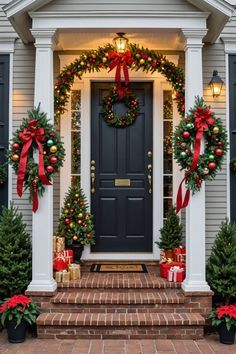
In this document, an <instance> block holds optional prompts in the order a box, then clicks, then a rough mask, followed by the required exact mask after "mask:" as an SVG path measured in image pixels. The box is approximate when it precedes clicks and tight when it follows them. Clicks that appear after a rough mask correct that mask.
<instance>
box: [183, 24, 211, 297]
mask: <svg viewBox="0 0 236 354" xmlns="http://www.w3.org/2000/svg"><path fill="white" fill-rule="evenodd" d="M182 33H183V35H184V38H185V90H186V91H185V92H186V93H185V101H186V103H185V104H186V111H188V110H189V108H190V107H193V105H194V102H195V96H200V97H202V95H203V81H202V46H203V44H202V38H203V37H204V36H205V34H206V30H204V29H203V30H182ZM205 267H206V261H205V183H202V188H201V191H200V192H197V193H196V194H195V195H191V198H190V203H189V206H188V207H187V210H186V279H185V280H184V282H183V284H182V289H183V290H184V291H185V292H192V291H203V292H204V291H209V290H210V287H209V286H208V284H207V282H206V271H205Z"/></svg>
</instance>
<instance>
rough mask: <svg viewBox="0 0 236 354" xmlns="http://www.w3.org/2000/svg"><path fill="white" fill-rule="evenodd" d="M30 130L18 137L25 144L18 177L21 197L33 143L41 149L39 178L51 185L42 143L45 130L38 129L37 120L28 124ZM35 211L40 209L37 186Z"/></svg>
mask: <svg viewBox="0 0 236 354" xmlns="http://www.w3.org/2000/svg"><path fill="white" fill-rule="evenodd" d="M28 126H29V129H26V128H25V129H24V130H23V133H21V132H20V133H19V134H18V136H19V138H20V139H21V141H22V142H23V144H24V145H23V148H22V150H21V155H20V165H19V169H18V176H17V193H18V195H19V196H20V197H21V196H22V190H23V183H24V178H25V170H26V165H27V160H28V152H29V149H30V146H31V145H32V143H33V141H35V142H36V144H37V145H38V149H39V164H38V178H39V179H40V180H41V181H42V183H43V184H45V185H48V186H49V185H51V183H50V182H49V180H48V179H47V176H46V174H45V170H44V163H43V147H42V144H41V142H43V141H45V136H44V128H40V129H37V121H36V120H35V119H33V120H31V121H29V123H28ZM33 187H34V188H33V190H34V191H33V211H34V212H36V210H37V209H38V194H37V186H36V185H35V184H34V186H33Z"/></svg>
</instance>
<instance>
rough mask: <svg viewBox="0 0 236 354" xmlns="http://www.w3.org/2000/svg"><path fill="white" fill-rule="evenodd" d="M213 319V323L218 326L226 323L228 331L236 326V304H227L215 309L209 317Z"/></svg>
mask: <svg viewBox="0 0 236 354" xmlns="http://www.w3.org/2000/svg"><path fill="white" fill-rule="evenodd" d="M208 318H210V319H211V320H212V325H213V326H214V327H218V326H220V325H221V324H225V325H226V328H227V330H228V331H230V329H231V328H232V327H235V326H236V306H235V305H228V306H227V305H226V306H221V307H218V308H216V309H214V310H213V311H212V312H211V314H210V315H209V317H208Z"/></svg>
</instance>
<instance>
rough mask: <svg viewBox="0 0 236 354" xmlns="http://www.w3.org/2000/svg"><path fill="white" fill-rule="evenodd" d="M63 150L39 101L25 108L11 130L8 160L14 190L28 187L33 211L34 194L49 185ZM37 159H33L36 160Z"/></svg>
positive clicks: (37, 194) (35, 208)
mask: <svg viewBox="0 0 236 354" xmlns="http://www.w3.org/2000/svg"><path fill="white" fill-rule="evenodd" d="M64 156H65V150H64V147H63V145H62V142H61V138H60V136H59V134H58V133H57V132H56V131H55V130H54V128H53V126H52V125H51V124H50V123H49V121H48V119H47V116H46V114H45V113H43V112H41V111H40V105H39V106H38V107H37V108H34V109H33V110H32V111H29V112H28V118H24V119H23V122H22V124H21V126H20V128H19V129H17V130H16V131H15V133H14V134H13V138H12V143H11V146H10V149H9V151H8V160H9V163H10V164H11V165H12V167H13V169H14V171H15V173H16V174H17V193H18V195H19V196H20V197H21V196H22V194H23V189H24V190H26V189H29V194H30V195H29V199H30V201H31V202H33V211H34V212H36V211H37V209H38V196H42V195H43V193H44V191H45V185H48V186H49V185H51V184H52V183H51V181H52V176H53V174H54V173H55V172H58V169H59V167H61V166H62V165H63V159H64ZM36 160H37V162H36Z"/></svg>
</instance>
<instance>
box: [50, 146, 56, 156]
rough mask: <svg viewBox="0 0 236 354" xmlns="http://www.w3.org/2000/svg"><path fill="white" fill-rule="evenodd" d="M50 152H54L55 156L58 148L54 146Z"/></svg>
mask: <svg viewBox="0 0 236 354" xmlns="http://www.w3.org/2000/svg"><path fill="white" fill-rule="evenodd" d="M50 152H52V153H53V154H54V153H55V152H57V147H56V145H53V146H51V147H50Z"/></svg>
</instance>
